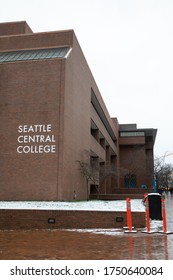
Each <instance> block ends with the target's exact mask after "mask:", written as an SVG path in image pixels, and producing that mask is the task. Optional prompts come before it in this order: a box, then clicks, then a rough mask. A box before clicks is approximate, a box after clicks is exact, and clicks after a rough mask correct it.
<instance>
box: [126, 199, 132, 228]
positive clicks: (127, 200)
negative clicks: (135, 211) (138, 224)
mask: <svg viewBox="0 0 173 280" xmlns="http://www.w3.org/2000/svg"><path fill="white" fill-rule="evenodd" d="M126 206H127V227H128V228H129V230H130V231H131V230H132V212H131V201H130V198H126Z"/></svg>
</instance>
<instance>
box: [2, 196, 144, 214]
mask: <svg viewBox="0 0 173 280" xmlns="http://www.w3.org/2000/svg"><path fill="white" fill-rule="evenodd" d="M0 209H38V210H83V211H85V210H86V211H126V200H89V201H74V202H61V201H0ZM131 210H132V211H134V212H144V211H145V207H144V205H143V204H142V200H141V199H132V200H131Z"/></svg>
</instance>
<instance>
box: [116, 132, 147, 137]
mask: <svg viewBox="0 0 173 280" xmlns="http://www.w3.org/2000/svg"><path fill="white" fill-rule="evenodd" d="M120 136H121V137H136V136H145V133H144V132H143V131H123V132H120Z"/></svg>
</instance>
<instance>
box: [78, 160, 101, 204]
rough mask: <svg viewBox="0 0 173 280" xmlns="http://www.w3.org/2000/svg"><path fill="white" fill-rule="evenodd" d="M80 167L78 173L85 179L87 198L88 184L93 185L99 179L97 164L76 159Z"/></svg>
mask: <svg viewBox="0 0 173 280" xmlns="http://www.w3.org/2000/svg"><path fill="white" fill-rule="evenodd" d="M77 162H78V163H79V167H80V173H81V174H82V176H83V177H84V178H85V179H86V190H87V200H88V199H89V190H88V188H89V185H90V183H93V184H94V185H95V186H96V185H97V184H98V181H99V170H98V166H97V165H96V164H94V162H93V163H91V162H90V163H88V162H84V161H80V160H77Z"/></svg>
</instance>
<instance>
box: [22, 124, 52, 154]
mask: <svg viewBox="0 0 173 280" xmlns="http://www.w3.org/2000/svg"><path fill="white" fill-rule="evenodd" d="M18 133H19V135H18V137H17V142H18V147H17V153H19V154H22V153H24V154H29V153H30V154H42V153H46V154H47V153H55V152H56V144H55V142H56V141H55V135H54V134H52V125H51V124H34V125H27V124H25V125H19V126H18Z"/></svg>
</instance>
